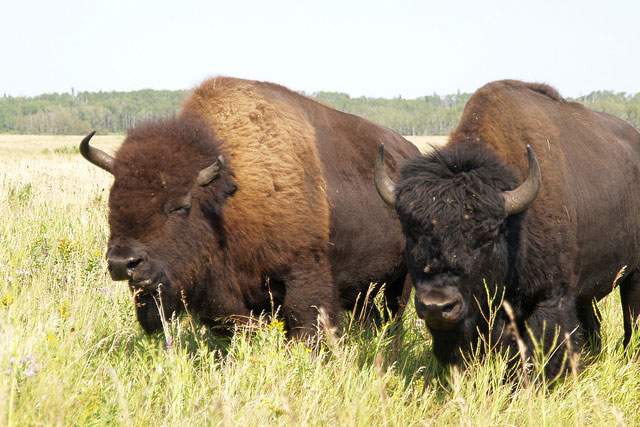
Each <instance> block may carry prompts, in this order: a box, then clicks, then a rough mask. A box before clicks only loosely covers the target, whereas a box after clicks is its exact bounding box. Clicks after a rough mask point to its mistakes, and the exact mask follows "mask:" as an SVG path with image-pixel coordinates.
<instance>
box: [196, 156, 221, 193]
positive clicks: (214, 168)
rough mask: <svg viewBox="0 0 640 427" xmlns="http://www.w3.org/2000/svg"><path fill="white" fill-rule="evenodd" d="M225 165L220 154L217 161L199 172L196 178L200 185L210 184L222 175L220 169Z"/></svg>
mask: <svg viewBox="0 0 640 427" xmlns="http://www.w3.org/2000/svg"><path fill="white" fill-rule="evenodd" d="M223 166H224V158H223V157H222V156H218V158H217V159H216V161H215V162H213V163H212V164H211V165H209V166H207V167H206V168H204V169H202V170H201V171H200V172H199V173H198V179H197V180H196V181H197V183H198V185H200V186H205V185H207V184H210V183H211V181H213V180H214V179H216V178H217V177H218V176H219V175H220V169H222V167H223Z"/></svg>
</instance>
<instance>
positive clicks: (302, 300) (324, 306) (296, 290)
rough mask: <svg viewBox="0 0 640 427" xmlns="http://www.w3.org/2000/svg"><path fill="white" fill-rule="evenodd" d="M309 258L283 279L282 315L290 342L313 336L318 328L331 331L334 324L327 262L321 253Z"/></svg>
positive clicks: (332, 298) (331, 282)
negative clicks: (284, 288)
mask: <svg viewBox="0 0 640 427" xmlns="http://www.w3.org/2000/svg"><path fill="white" fill-rule="evenodd" d="M310 258H311V259H305V260H304V261H303V262H299V263H297V265H296V266H294V267H292V269H291V272H290V273H289V274H288V275H287V276H286V277H285V287H286V291H285V297H284V304H283V305H282V314H283V316H284V319H285V322H286V324H287V330H288V334H289V337H290V338H293V339H302V340H305V339H307V338H309V337H313V336H315V335H316V334H317V333H318V330H319V327H323V328H326V329H329V330H333V327H334V325H335V319H336V313H337V310H336V308H337V307H338V299H337V296H336V295H335V292H334V288H333V280H332V277H331V268H330V266H329V261H328V259H327V257H326V255H324V254H321V255H317V256H312V257H310ZM319 321H320V322H321V323H320V324H319V323H318V322H319Z"/></svg>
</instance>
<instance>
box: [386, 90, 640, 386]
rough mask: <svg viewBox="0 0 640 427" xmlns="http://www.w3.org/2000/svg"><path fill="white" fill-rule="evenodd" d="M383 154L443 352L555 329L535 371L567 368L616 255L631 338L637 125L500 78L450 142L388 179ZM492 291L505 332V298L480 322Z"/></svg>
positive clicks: (389, 192)
mask: <svg viewBox="0 0 640 427" xmlns="http://www.w3.org/2000/svg"><path fill="white" fill-rule="evenodd" d="M525 150H526V153H527V156H525V155H524V153H525ZM383 156H384V151H383V149H381V150H380V155H379V157H378V159H377V162H376V165H375V171H376V172H375V183H376V187H377V189H378V191H379V193H380V195H381V197H382V198H383V199H384V200H385V201H386V202H387V203H389V204H391V205H393V206H395V209H396V211H397V214H398V216H399V218H400V222H401V224H402V228H403V232H404V235H405V238H406V250H405V253H406V255H407V263H408V268H409V274H410V276H411V278H412V279H413V282H414V286H415V306H416V311H417V313H418V315H419V317H421V318H422V319H424V320H425V322H426V324H427V327H428V328H429V330H430V332H431V335H432V337H433V350H434V353H435V355H436V357H437V359H438V360H439V361H441V362H442V363H444V364H459V363H460V362H461V361H462V360H463V359H464V355H468V354H469V352H470V351H472V350H474V349H475V350H477V349H478V347H477V346H476V344H477V343H478V342H479V339H481V338H483V339H485V342H487V340H486V339H487V338H491V339H492V341H491V342H492V343H496V344H497V345H498V346H500V347H502V348H506V349H511V350H512V351H516V348H517V344H518V343H517V342H516V337H517V336H518V335H520V337H521V338H522V341H520V342H521V343H523V344H524V345H525V347H526V348H527V350H526V351H524V350H522V351H521V352H520V353H521V355H522V356H523V358H529V357H531V355H532V353H531V352H532V349H533V348H534V344H535V343H534V341H536V342H537V343H538V344H542V345H543V346H544V348H545V349H546V350H547V351H549V350H550V349H551V347H552V346H553V342H554V339H556V338H557V340H558V341H557V343H558V344H559V345H558V346H557V347H556V349H557V351H555V352H554V353H553V354H552V355H551V356H550V359H549V360H548V362H547V364H546V366H545V372H546V374H547V375H548V376H549V377H555V376H556V375H557V374H559V373H561V372H566V370H565V367H566V366H567V364H564V363H563V360H566V359H565V358H564V357H563V356H565V355H567V354H569V353H568V352H571V351H577V350H578V349H580V348H581V347H583V346H584V345H585V344H587V343H591V344H592V345H593V347H592V349H593V350H594V351H597V349H598V348H599V343H600V333H599V330H600V320H599V319H600V316H599V313H598V311H597V305H596V303H597V302H598V301H599V300H601V299H602V298H603V297H604V296H606V295H607V294H609V293H610V292H611V291H612V288H613V286H615V283H614V279H615V278H616V276H618V274H619V272H621V270H622V269H623V267H625V266H626V267H625V268H624V274H622V273H620V275H621V277H620V281H619V287H620V293H621V296H622V309H623V314H624V345H625V346H626V345H627V343H628V342H629V339H630V337H631V334H632V326H633V324H634V322H636V321H637V320H638V317H639V315H640V272H639V271H638V268H639V267H640V218H639V217H638V212H640V134H639V133H638V131H637V130H636V129H634V128H633V127H632V126H631V125H629V124H627V123H626V122H624V121H622V120H620V119H618V118H615V117H613V116H610V115H608V114H605V113H600V112H595V111H591V110H589V109H587V108H585V107H584V106H582V105H581V104H579V103H576V102H569V101H566V100H564V99H563V98H562V97H561V96H560V95H559V94H558V92H557V91H556V90H555V89H553V88H551V87H549V86H547V85H542V84H532V83H524V82H520V81H512V80H505V81H498V82H493V83H490V84H488V85H486V86H484V87H482V88H481V89H479V90H478V91H477V92H475V94H473V96H472V97H471V98H470V99H469V101H468V102H467V104H466V106H465V109H464V112H463V115H462V118H461V121H460V123H459V125H458V127H457V128H456V129H455V131H454V132H453V133H452V134H451V136H450V138H449V142H448V143H447V144H446V145H445V146H444V147H442V148H439V149H436V150H435V151H433V152H432V153H431V154H428V155H425V156H422V157H419V158H415V159H412V160H411V161H409V162H407V164H405V165H404V166H403V168H402V170H401V176H400V179H399V181H397V182H396V183H394V181H393V180H392V179H391V178H389V177H388V176H387V175H386V174H385V171H384V163H383V162H384V158H383ZM525 157H526V159H525ZM487 295H489V296H491V297H488V296H487ZM502 296H504V299H505V300H506V301H508V302H509V303H510V305H511V306H512V308H513V313H515V316H514V317H515V321H514V324H513V326H515V330H516V331H517V332H516V331H512V333H507V332H506V330H507V329H506V328H509V329H511V328H510V326H512V324H511V323H510V322H511V320H510V317H509V316H508V314H509V313H507V312H506V311H505V308H504V307H501V308H499V309H498V311H497V313H496V315H495V319H494V320H495V323H494V324H493V327H492V328H491V327H490V325H489V324H488V321H487V318H488V313H489V308H490V307H489V304H490V302H489V301H490V300H491V298H493V297H496V298H495V299H497V300H499V299H500V297H502ZM507 309H508V307H507Z"/></svg>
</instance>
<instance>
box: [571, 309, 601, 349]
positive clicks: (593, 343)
mask: <svg viewBox="0 0 640 427" xmlns="http://www.w3.org/2000/svg"><path fill="white" fill-rule="evenodd" d="M577 308H578V320H580V324H581V325H582V327H583V328H584V331H585V335H586V339H587V343H588V345H589V348H590V350H591V352H592V353H593V354H594V355H595V354H598V353H600V350H601V349H602V336H601V334H600V319H601V318H602V316H601V315H600V310H599V309H598V306H597V305H596V301H595V300H586V301H583V302H579V303H578V307H577Z"/></svg>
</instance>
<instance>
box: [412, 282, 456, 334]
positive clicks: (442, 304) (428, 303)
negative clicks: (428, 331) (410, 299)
mask: <svg viewBox="0 0 640 427" xmlns="http://www.w3.org/2000/svg"><path fill="white" fill-rule="evenodd" d="M416 312H417V313H418V316H419V317H420V318H422V319H424V320H425V321H426V322H427V325H428V326H429V327H431V328H434V329H450V328H452V327H454V326H455V325H456V324H457V323H458V322H460V320H462V318H463V316H464V313H465V303H464V300H463V298H462V295H461V294H460V292H459V291H458V290H457V289H455V288H452V287H446V288H441V289H436V290H428V291H426V292H420V291H418V292H416Z"/></svg>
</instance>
